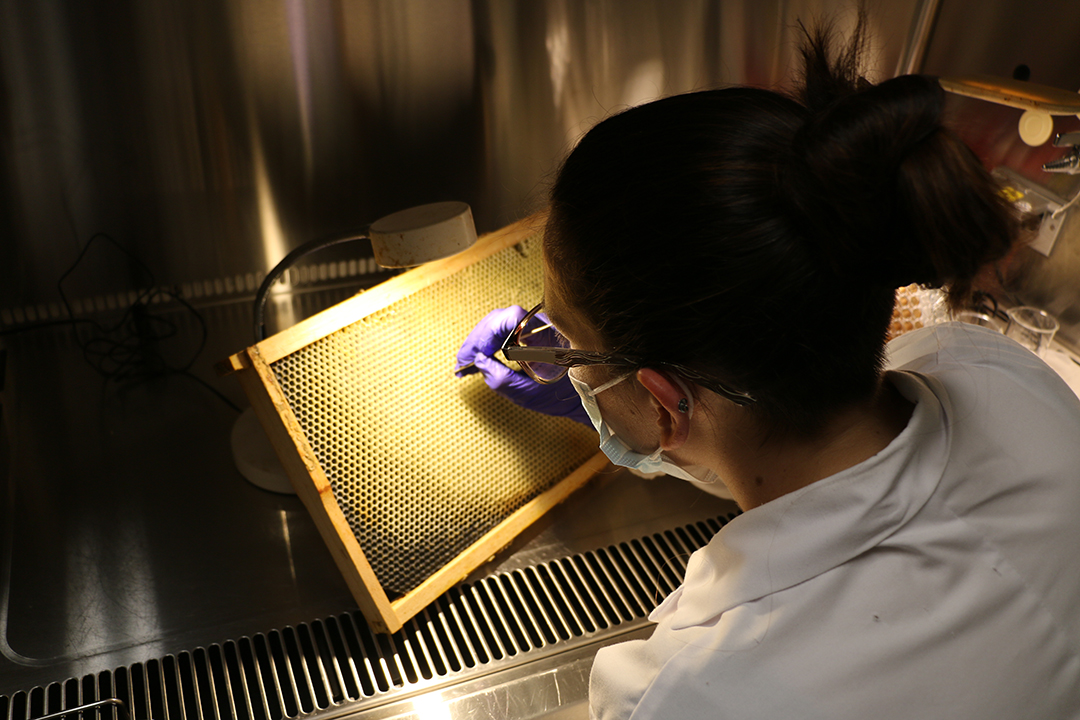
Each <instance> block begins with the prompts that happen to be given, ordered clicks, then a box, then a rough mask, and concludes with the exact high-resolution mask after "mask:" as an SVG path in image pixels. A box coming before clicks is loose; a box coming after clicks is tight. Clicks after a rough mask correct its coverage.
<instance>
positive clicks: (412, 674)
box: [0, 516, 730, 720]
mask: <svg viewBox="0 0 1080 720" xmlns="http://www.w3.org/2000/svg"><path fill="white" fill-rule="evenodd" d="M728 520H730V516H729V517H724V518H716V519H712V520H707V521H702V522H698V523H694V524H692V525H687V526H684V527H681V528H676V529H674V530H668V531H665V532H663V533H657V534H654V535H651V536H648V537H644V538H640V539H636V540H631V541H628V542H624V543H620V544H619V545H616V546H610V547H608V548H605V549H601V550H597V551H594V552H588V553H584V554H581V555H574V556H571V557H566V558H560V559H558V560H553V561H549V562H546V563H542V564H539V565H535V566H531V567H527V568H525V569H522V570H516V571H514V572H510V573H505V574H496V575H492V576H489V577H487V578H484V579H483V580H479V581H477V582H474V583H469V584H463V585H460V586H457V587H455V588H453V589H452V590H451V591H450V592H448V593H446V594H445V595H443V596H442V597H440V598H439V599H438V600H437V601H436V602H435V603H434V604H433V605H431V606H430V607H428V608H427V609H426V610H424V611H423V612H422V613H420V614H419V615H417V616H416V617H414V618H413V619H412V620H410V621H409V622H408V623H406V625H405V627H404V629H403V630H401V631H400V632H398V633H396V634H394V635H391V636H387V635H377V634H374V633H372V632H370V631H369V630H368V628H367V625H366V623H365V622H364V619H363V617H362V616H361V615H359V614H358V613H347V614H344V615H339V616H335V617H330V618H326V619H323V620H316V621H314V622H311V623H304V624H300V625H298V626H296V627H287V628H285V629H283V630H272V631H270V632H267V633H259V634H257V635H255V636H254V637H250V638H249V637H244V638H241V639H240V640H230V641H228V642H225V643H222V644H220V645H217V644H215V645H211V646H210V647H208V648H198V649H196V650H194V651H191V652H182V653H179V654H177V655H168V656H166V657H164V658H162V659H160V660H151V661H149V662H146V663H137V664H134V665H130V666H127V667H123V668H120V669H118V670H116V671H114V672H103V673H99V674H97V675H88V676H86V677H84V678H82V679H70V680H67V681H65V682H59V683H53V684H51V685H49V686H48V687H44V688H41V687H38V688H35V689H33V690H31V691H29V692H18V693H15V694H13V695H11V696H0V720H31V719H32V718H39V717H42V716H44V715H47V714H52V713H58V712H62V711H64V710H67V709H69V708H74V707H79V706H80V705H84V704H88V703H92V702H96V701H99V700H103V699H107V698H118V699H120V700H122V701H123V702H124V703H125V704H126V706H127V707H128V709H129V711H130V713H131V716H132V718H134V720H147V719H148V718H152V719H153V720H218V719H224V718H230V719H232V718H235V719H236V720H279V719H280V718H292V717H298V716H300V715H306V714H309V713H314V712H318V711H320V710H326V709H328V708H331V707H333V706H339V705H343V704H346V703H349V704H352V705H354V707H353V708H350V710H352V711H354V712H359V711H362V710H363V709H365V707H366V706H369V705H373V704H377V703H380V702H382V701H384V700H388V699H389V698H390V697H391V696H393V695H396V694H400V693H403V692H407V691H409V690H410V689H415V688H416V687H417V686H419V685H422V684H424V683H426V682H427V681H431V680H437V679H441V678H450V679H455V676H459V677H461V678H462V679H463V680H464V679H466V678H467V676H468V674H469V673H470V672H473V671H481V670H488V669H497V666H498V665H499V663H502V662H508V661H512V660H527V659H528V658H527V655H525V654H527V653H529V652H535V651H538V650H542V649H549V650H550V651H551V652H558V651H559V650H560V648H559V645H560V644H562V645H569V644H570V643H571V642H572V641H573V640H574V639H577V638H581V639H584V640H585V641H591V640H594V639H597V638H598V637H601V636H603V635H604V634H605V631H610V632H618V631H620V630H622V629H624V627H625V625H626V624H627V623H630V622H632V621H635V620H638V621H640V620H641V619H643V618H645V617H646V616H647V615H648V613H649V612H650V611H651V610H652V609H653V608H654V607H655V606H656V605H657V604H658V603H659V602H660V601H661V600H662V599H663V598H665V597H666V596H667V595H668V593H670V592H671V591H672V590H674V589H675V588H676V587H678V585H679V584H680V583H681V582H682V579H683V575H684V573H685V571H686V562H687V559H688V558H689V556H690V553H692V552H693V551H694V550H696V549H698V548H700V547H702V546H704V545H705V544H706V543H707V542H708V541H709V539H710V538H712V536H713V535H714V534H716V532H718V531H719V530H720V528H721V527H722V526H723V525H725V524H726V523H727V522H728ZM485 666H486V667H485ZM492 666H495V667H492ZM82 715H83V720H122V719H121V718H120V717H118V713H117V711H116V710H115V709H114V708H102V709H96V710H91V711H85V712H83V713H82Z"/></svg>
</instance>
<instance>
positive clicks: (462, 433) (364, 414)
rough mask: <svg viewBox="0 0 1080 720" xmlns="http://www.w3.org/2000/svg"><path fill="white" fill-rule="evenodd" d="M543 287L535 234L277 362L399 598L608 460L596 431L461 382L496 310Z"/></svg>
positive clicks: (331, 476)
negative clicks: (459, 362) (457, 359)
mask: <svg viewBox="0 0 1080 720" xmlns="http://www.w3.org/2000/svg"><path fill="white" fill-rule="evenodd" d="M542 292H543V273H542V268H541V252H540V240H539V237H538V236H533V237H531V238H528V239H526V240H524V241H523V242H521V243H520V244H518V245H515V246H512V247H508V248H505V249H503V250H501V251H499V252H497V253H495V254H493V255H491V256H489V257H486V258H484V259H482V260H480V261H478V262H475V263H473V264H471V265H469V266H468V267H465V268H463V269H461V270H459V271H457V272H455V273H454V274H453V275H451V276H450V277H447V278H444V279H443V280H441V281H439V282H436V283H433V284H431V285H428V286H427V287H424V288H421V289H419V290H417V291H415V292H413V293H411V294H410V295H408V297H406V298H404V299H402V300H400V301H398V302H394V303H391V304H390V305H388V306H387V307H385V308H382V309H381V310H378V311H376V312H374V313H372V314H370V315H367V316H366V317H363V318H360V319H358V320H357V321H355V322H353V323H351V324H350V325H347V326H346V327H344V328H342V329H340V330H338V331H336V332H333V333H330V334H329V335H326V336H325V337H322V338H321V339H318V340H316V341H314V342H312V343H310V344H308V345H306V346H304V347H302V348H301V349H299V350H297V351H296V352H293V353H291V354H289V355H286V356H285V357H283V358H281V359H280V360H277V361H276V362H273V363H272V364H271V367H272V369H273V372H274V376H275V377H276V379H277V381H278V383H279V384H280V385H281V389H282V391H283V392H284V393H285V396H286V397H287V398H288V401H289V406H290V408H291V409H292V412H293V414H294V415H295V416H296V419H297V421H298V422H299V424H300V427H301V429H302V431H303V434H304V437H305V438H306V439H307V441H308V443H309V444H310V445H311V447H312V449H313V450H314V452H315V455H316V457H317V458H318V460H319V466H320V467H321V469H322V471H323V473H324V474H325V475H326V479H327V480H328V481H329V482H330V485H331V486H332V487H333V491H334V497H335V499H336V500H337V504H338V505H339V506H340V508H341V510H342V512H343V513H344V515H345V518H346V519H347V520H348V522H349V527H350V529H351V530H352V532H353V534H354V535H355V536H356V538H357V540H358V541H359V543H360V547H361V548H362V549H363V552H364V556H365V558H366V559H367V561H368V563H369V564H370V565H371V568H372V570H373V571H374V573H375V576H376V577H377V578H378V580H379V583H380V584H381V585H382V587H383V588H384V589H386V590H387V591H390V592H397V593H407V592H409V591H410V590H413V589H414V588H415V587H416V586H418V585H419V584H420V583H421V582H422V581H424V580H425V579H427V578H428V577H429V576H431V575H432V574H434V573H435V572H436V571H437V570H438V569H439V568H441V567H443V566H444V565H446V564H447V563H449V562H450V561H451V560H453V559H454V558H455V557H456V556H457V555H459V554H460V553H462V552H463V551H464V550H465V549H466V548H468V547H469V546H470V545H472V544H473V543H474V542H476V541H477V540H478V539H479V538H480V537H481V536H483V535H484V534H485V533H486V532H488V531H489V530H491V529H492V528H494V527H495V526H496V525H498V524H499V522H501V521H502V520H504V519H505V518H507V517H509V516H510V515H511V514H512V513H513V512H514V511H516V510H518V509H519V508H521V507H522V506H523V505H525V504H526V503H527V502H529V501H530V500H532V499H534V498H535V497H536V496H537V495H539V494H540V493H542V492H543V491H545V490H547V489H548V488H550V487H551V486H552V485H554V484H555V483H556V482H558V481H559V480H562V479H563V478H565V477H567V476H568V475H570V474H571V473H572V472H573V471H574V470H575V469H576V468H577V467H579V466H580V465H581V464H582V463H584V462H585V461H586V460H588V459H589V458H590V457H592V456H593V455H594V454H595V453H596V435H595V433H593V431H592V429H591V428H585V427H583V426H581V425H579V424H578V423H575V422H572V421H570V420H567V419H565V418H556V417H549V416H547V415H542V414H540V413H535V412H530V411H528V410H523V409H522V408H520V407H518V406H516V405H514V404H513V403H511V402H509V401H508V400H505V399H503V398H501V397H499V396H498V395H496V394H495V393H492V392H491V391H490V390H488V388H487V387H486V386H485V385H484V382H483V380H482V379H481V377H480V376H479V375H473V376H470V377H466V378H456V377H454V375H453V367H454V355H455V353H456V351H457V349H458V347H459V346H460V344H461V342H462V340H463V339H464V338H465V337H466V335H468V333H469V331H470V330H472V328H473V326H474V325H475V324H476V322H477V321H478V320H479V319H480V318H481V317H482V316H483V314H484V313H485V312H486V311H487V309H488V308H493V307H501V306H506V305H510V304H518V305H523V306H526V307H531V305H532V304H535V303H536V302H537V301H538V300H539V299H540V296H541V294H542ZM569 392H570V393H571V395H573V391H572V390H570V391H569ZM574 399H575V400H576V396H575V398H574ZM513 438H517V439H519V440H518V441H514V440H512V439H513ZM521 438H527V442H521V441H520V439H521Z"/></svg>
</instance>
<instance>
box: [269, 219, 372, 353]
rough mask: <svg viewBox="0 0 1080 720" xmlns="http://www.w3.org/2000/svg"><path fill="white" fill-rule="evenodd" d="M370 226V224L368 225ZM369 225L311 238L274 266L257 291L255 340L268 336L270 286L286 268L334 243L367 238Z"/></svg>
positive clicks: (338, 243)
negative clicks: (330, 236)
mask: <svg viewBox="0 0 1080 720" xmlns="http://www.w3.org/2000/svg"><path fill="white" fill-rule="evenodd" d="M368 227H370V226H368ZM368 227H365V228H364V229H363V230H360V231H359V232H355V233H350V234H348V235H343V236H342V235H339V236H336V237H332V238H329V239H326V238H317V239H315V240H310V241H308V242H306V243H304V244H303V245H300V246H299V247H297V248H294V249H293V250H292V251H291V252H290V253H289V254H288V255H286V256H285V257H283V258H282V259H281V260H280V262H278V264H277V265H275V266H274V268H273V269H272V270H271V271H270V272H268V273H267V274H266V278H265V279H263V281H262V284H261V285H260V286H259V291H258V292H257V293H255V308H254V318H255V321H254V322H255V342H261V341H262V340H263V339H265V338H266V326H265V323H264V320H263V313H264V310H265V309H266V298H267V296H268V295H269V294H270V288H271V287H272V286H273V284H274V283H275V282H277V280H278V278H280V277H281V276H282V275H283V274H284V273H285V271H286V270H288V269H289V268H290V267H292V266H293V264H294V263H296V261H297V260H299V259H300V258H302V257H304V256H305V255H310V254H311V253H313V252H316V251H317V250H322V249H324V248H328V247H330V246H332V245H340V244H342V243H347V242H352V241H353V240H367V239H368V237H369V235H368Z"/></svg>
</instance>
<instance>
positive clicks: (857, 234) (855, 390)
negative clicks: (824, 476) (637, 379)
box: [544, 17, 1015, 431]
mask: <svg viewBox="0 0 1080 720" xmlns="http://www.w3.org/2000/svg"><path fill="white" fill-rule="evenodd" d="M863 28H864V22H863V18H861V17H860V22H859V27H858V28H857V30H856V31H855V34H854V36H853V38H852V40H850V41H849V43H848V44H847V45H846V46H845V47H844V48H843V49H842V50H841V51H840V52H839V53H837V54H835V55H833V54H831V53H830V51H829V48H830V44H831V39H830V36H831V33H830V31H829V30H828V28H824V29H821V30H819V31H816V32H813V33H810V32H807V33H805V40H804V43H803V47H802V56H803V63H804V75H803V81H802V86H801V89H800V91H799V92H798V93H796V94H794V95H791V96H789V95H784V94H780V93H777V92H772V91H768V90H762V89H756V88H749V87H733V88H727V89H721V90H709V91H704V92H696V93H690V94H685V95H677V96H673V97H669V98H665V99H662V100H659V101H656V102H653V103H649V104H646V105H641V106H638V107H635V108H632V109H630V110H627V111H625V112H623V113H620V114H618V115H615V116H613V117H610V118H608V119H607V120H604V121H603V122H601V123H599V124H598V125H596V126H595V127H594V128H593V129H592V130H590V131H589V132H588V133H587V134H586V135H585V137H584V138H583V139H582V140H581V142H580V143H579V144H578V146H577V147H576V148H575V149H574V151H573V152H572V153H571V154H570V156H569V157H568V158H567V159H566V161H565V163H564V164H563V167H562V169H561V170H560V172H559V175H558V177H557V179H556V182H555V184H554V187H553V189H552V193H551V209H550V214H549V219H548V224H547V228H546V233H545V240H544V242H545V252H546V253H547V256H548V258H549V262H550V264H551V266H552V268H554V269H555V272H556V275H557V280H558V282H559V283H560V284H561V286H562V289H563V292H564V294H565V296H566V298H567V300H568V301H569V302H571V303H572V304H573V305H574V306H575V307H576V308H577V309H578V310H579V311H580V312H582V313H583V314H584V316H585V318H586V319H587V320H589V322H590V323H591V324H592V325H593V326H594V327H595V329H596V330H597V332H598V333H599V336H600V338H601V340H602V341H603V342H604V343H605V344H606V345H607V347H606V348H604V349H605V350H609V351H613V352H623V353H628V354H633V355H637V356H640V357H643V358H645V359H646V365H647V364H648V363H650V362H657V363H659V362H669V363H679V364H684V365H687V366H689V367H692V368H694V369H695V370H700V371H701V372H703V373H706V374H709V375H711V376H713V377H716V378H717V379H718V380H720V381H722V382H724V383H726V384H728V385H730V386H732V387H734V388H736V389H739V390H744V391H748V392H750V393H751V394H752V395H754V397H755V398H757V400H758V402H757V403H756V404H755V405H754V407H755V408H756V409H757V410H759V411H760V413H761V416H762V417H763V419H765V420H767V421H768V422H770V423H772V424H773V425H774V426H775V427H778V428H787V429H795V430H802V431H809V430H810V429H812V428H813V427H815V426H816V425H817V424H818V423H819V422H820V421H821V420H822V419H823V418H825V417H827V416H828V415H829V414H831V413H832V412H834V411H835V410H837V409H839V408H841V407H843V406H845V405H848V404H850V403H852V402H855V401H858V400H860V399H864V398H866V397H868V396H869V395H870V394H871V393H872V392H873V391H874V389H875V388H876V386H877V382H878V378H879V376H880V373H881V370H882V364H883V352H884V344H885V340H886V336H887V331H888V325H889V321H890V318H891V314H892V309H893V302H894V291H895V288H897V287H899V286H902V285H907V284H910V283H920V284H926V285H931V286H943V285H945V286H947V288H948V291H949V292H950V293H951V295H952V298H953V301H954V302H956V303H959V301H960V299H961V298H962V297H963V296H965V295H966V294H967V293H968V292H969V291H970V290H971V283H972V279H973V278H974V277H975V275H976V273H977V272H978V271H979V269H980V268H982V267H983V266H984V265H985V264H986V263H988V262H990V261H993V260H997V259H999V258H1001V257H1003V256H1004V255H1005V254H1006V253H1007V252H1008V250H1009V249H1010V248H1011V247H1012V243H1013V238H1014V236H1015V220H1014V218H1013V216H1012V213H1011V209H1010V207H1009V206H1008V204H1007V203H1006V202H1005V201H1004V200H1003V199H1001V198H1000V197H999V195H998V193H997V186H996V185H995V183H994V182H993V180H992V179H991V178H990V176H989V174H988V173H987V172H986V170H985V168H983V166H982V164H981V163H980V162H979V160H978V158H976V157H975V156H974V154H973V153H972V152H971V151H970V150H969V149H968V148H967V147H966V146H965V145H964V144H963V143H962V142H961V141H960V140H959V139H958V138H957V137H956V136H955V135H954V134H953V133H951V132H950V131H949V130H947V129H946V128H944V127H943V126H942V124H941V115H942V104H943V97H942V90H941V88H940V87H939V85H938V84H937V82H936V81H935V80H933V79H932V78H927V77H920V76H903V77H899V78H894V79H892V80H888V81H885V82H883V83H881V84H880V85H871V84H870V83H868V82H866V81H865V80H864V79H862V78H861V77H860V75H859V72H858V62H859V57H860V54H861V50H862V47H863V45H864V41H863V37H864V34H863Z"/></svg>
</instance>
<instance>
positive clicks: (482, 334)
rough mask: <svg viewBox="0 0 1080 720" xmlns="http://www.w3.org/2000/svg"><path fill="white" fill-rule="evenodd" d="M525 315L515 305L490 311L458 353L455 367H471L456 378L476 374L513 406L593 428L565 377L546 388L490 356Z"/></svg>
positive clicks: (579, 400)
mask: <svg viewBox="0 0 1080 720" xmlns="http://www.w3.org/2000/svg"><path fill="white" fill-rule="evenodd" d="M527 312H528V311H527V310H525V309H524V308H521V307H518V306H516V305H515V306H513V307H508V308H502V309H499V310H492V311H491V312H489V313H488V314H487V315H486V316H485V317H484V319H483V320H481V321H480V322H479V323H477V324H476V327H474V328H473V329H472V332H470V333H469V335H468V337H466V338H465V342H464V343H462V345H461V348H460V349H459V350H458V352H457V366H456V367H458V368H462V367H463V366H465V365H470V364H471V367H467V368H464V369H462V370H459V371H457V373H456V374H457V376H458V377H464V376H466V375H471V374H473V373H476V372H479V373H480V374H481V375H483V377H484V382H485V383H487V386H488V387H489V388H491V389H492V390H494V391H495V392H497V393H498V394H499V395H502V396H503V397H504V398H506V399H507V400H509V401H510V402H512V403H514V404H515V405H520V406H521V407H523V408H525V409H527V410H535V411H536V412H540V413H543V414H545V415H555V416H557V417H566V418H570V419H571V420H576V421H577V422H579V423H581V424H583V425H585V426H586V427H592V421H591V420H589V416H588V414H586V412H585V407H584V406H583V405H582V404H581V398H580V397H579V396H578V394H577V391H576V390H574V386H573V385H571V384H570V380H569V379H568V378H565V377H564V378H563V379H561V380H559V381H558V382H555V383H552V384H550V385H545V384H543V383H538V382H536V381H535V380H533V379H532V378H531V377H529V376H528V375H526V374H525V373H523V372H519V371H517V370H511V369H510V368H508V367H507V366H506V365H503V364H502V363H501V362H499V361H498V360H496V359H495V358H494V357H493V356H494V355H495V353H496V352H498V351H499V349H500V348H501V347H502V344H503V342H504V341H505V340H506V338H507V336H508V335H509V334H510V333H512V332H513V331H514V328H516V327H517V326H518V323H520V322H521V320H522V318H524V317H525V315H526V314H527Z"/></svg>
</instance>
